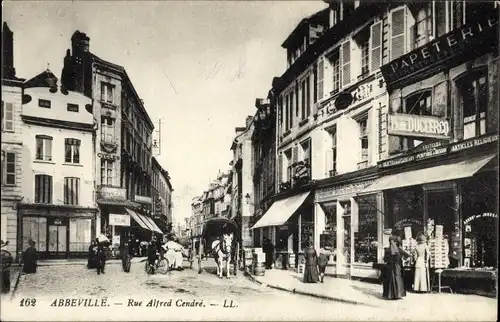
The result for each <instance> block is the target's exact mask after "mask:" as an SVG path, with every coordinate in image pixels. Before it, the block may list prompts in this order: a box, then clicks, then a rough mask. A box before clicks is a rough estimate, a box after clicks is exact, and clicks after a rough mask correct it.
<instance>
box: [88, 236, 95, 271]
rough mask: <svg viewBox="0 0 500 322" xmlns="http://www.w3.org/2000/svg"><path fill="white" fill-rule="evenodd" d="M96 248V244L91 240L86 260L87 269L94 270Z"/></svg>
mask: <svg viewBox="0 0 500 322" xmlns="http://www.w3.org/2000/svg"><path fill="white" fill-rule="evenodd" d="M96 247H97V243H96V241H95V240H92V241H91V242H90V246H89V254H88V258H87V268H95V267H96V265H95V254H96V250H95V249H94V248H96Z"/></svg>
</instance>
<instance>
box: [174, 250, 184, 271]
mask: <svg viewBox="0 0 500 322" xmlns="http://www.w3.org/2000/svg"><path fill="white" fill-rule="evenodd" d="M174 256H175V268H182V262H183V261H184V258H183V257H182V252H181V251H177V252H175V254H174Z"/></svg>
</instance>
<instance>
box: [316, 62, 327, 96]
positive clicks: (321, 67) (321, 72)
mask: <svg viewBox="0 0 500 322" xmlns="http://www.w3.org/2000/svg"><path fill="white" fill-rule="evenodd" d="M317 74H318V75H317V80H316V92H315V95H316V99H315V102H317V101H318V100H321V99H323V95H324V88H323V83H324V82H323V79H324V76H325V63H324V60H323V59H320V61H319V62H318V72H317Z"/></svg>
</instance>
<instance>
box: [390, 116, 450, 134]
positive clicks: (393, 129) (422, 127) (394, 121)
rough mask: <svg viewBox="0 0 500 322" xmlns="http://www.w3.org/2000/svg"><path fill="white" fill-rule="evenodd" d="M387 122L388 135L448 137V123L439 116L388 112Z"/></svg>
mask: <svg viewBox="0 0 500 322" xmlns="http://www.w3.org/2000/svg"><path fill="white" fill-rule="evenodd" d="M387 124H388V126H387V134H389V135H400V136H409V137H425V138H434V139H448V138H449V137H450V135H449V134H450V123H449V122H448V120H446V119H443V118H440V117H435V116H421V115H412V114H388V115H387Z"/></svg>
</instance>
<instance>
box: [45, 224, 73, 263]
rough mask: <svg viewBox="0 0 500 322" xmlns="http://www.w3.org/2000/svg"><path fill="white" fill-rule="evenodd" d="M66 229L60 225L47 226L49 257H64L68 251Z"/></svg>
mask: <svg viewBox="0 0 500 322" xmlns="http://www.w3.org/2000/svg"><path fill="white" fill-rule="evenodd" d="M67 232H68V227H67V226H60V225H49V245H48V251H49V256H50V257H65V256H66V252H67V250H68V244H67V239H68V233H67Z"/></svg>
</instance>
